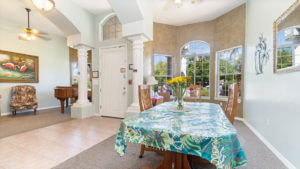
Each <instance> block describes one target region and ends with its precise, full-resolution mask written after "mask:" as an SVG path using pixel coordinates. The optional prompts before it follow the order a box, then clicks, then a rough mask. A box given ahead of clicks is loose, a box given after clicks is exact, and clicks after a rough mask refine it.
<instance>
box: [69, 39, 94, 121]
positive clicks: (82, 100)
mask: <svg viewBox="0 0 300 169" xmlns="http://www.w3.org/2000/svg"><path fill="white" fill-rule="evenodd" d="M74 48H75V49H77V50H78V70H79V78H78V100H77V102H76V103H75V104H74V105H73V106H72V107H71V117H72V118H87V117H90V116H91V115H92V114H93V112H92V104H91V103H90V102H89V100H88V95H87V94H88V88H87V81H88V79H87V78H88V77H87V69H88V65H87V60H88V50H91V47H88V46H86V45H83V44H79V45H76V46H74Z"/></svg>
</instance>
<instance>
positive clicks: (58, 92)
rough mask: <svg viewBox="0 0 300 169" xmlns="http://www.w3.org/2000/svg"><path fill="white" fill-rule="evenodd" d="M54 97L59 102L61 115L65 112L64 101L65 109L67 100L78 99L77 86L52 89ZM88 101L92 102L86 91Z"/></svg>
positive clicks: (89, 94) (90, 95)
mask: <svg viewBox="0 0 300 169" xmlns="http://www.w3.org/2000/svg"><path fill="white" fill-rule="evenodd" d="M54 95H55V97H56V98H57V99H59V101H60V106H61V109H60V111H61V113H64V112H65V108H64V107H65V101H66V107H68V106H69V98H71V99H72V98H74V99H75V100H77V98H78V86H56V88H55V89H54ZM88 99H89V100H90V101H91V100H92V94H91V92H90V91H88Z"/></svg>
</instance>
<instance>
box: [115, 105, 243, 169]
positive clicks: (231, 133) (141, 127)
mask: <svg viewBox="0 0 300 169" xmlns="http://www.w3.org/2000/svg"><path fill="white" fill-rule="evenodd" d="M176 106H177V105H176V103H175V102H167V103H163V104H161V105H158V106H156V107H153V108H151V109H149V110H147V111H144V112H142V113H139V114H136V115H132V116H130V117H128V118H125V119H124V120H123V121H122V123H121V126H120V129H119V132H118V134H117V138H116V143H115V150H116V151H117V152H118V153H119V154H120V155H121V156H123V155H124V154H125V149H126V146H127V142H132V143H139V144H144V145H146V146H151V147H155V148H158V149H162V150H169V151H174V152H179V153H184V154H189V155H195V156H199V157H202V158H204V159H207V160H208V161H210V162H211V163H212V164H214V165H215V166H216V167H217V168H218V169H221V168H225V169H230V168H235V167H237V166H241V165H244V164H246V163H247V159H246V156H245V154H244V151H243V150H242V148H241V146H240V143H239V140H238V138H237V135H236V130H235V128H234V127H233V126H232V125H231V123H230V122H229V120H228V119H227V118H226V115H225V114H224V112H223V110H222V108H221V107H220V106H219V105H218V104H213V103H185V105H184V106H185V107H187V108H190V109H191V111H189V112H172V111H170V108H172V107H176Z"/></svg>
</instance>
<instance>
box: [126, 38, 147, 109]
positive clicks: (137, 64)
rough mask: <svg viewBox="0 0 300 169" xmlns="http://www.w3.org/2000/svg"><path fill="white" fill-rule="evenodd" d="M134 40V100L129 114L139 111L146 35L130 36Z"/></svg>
mask: <svg viewBox="0 0 300 169" xmlns="http://www.w3.org/2000/svg"><path fill="white" fill-rule="evenodd" d="M128 39H129V40H131V41H132V48H133V69H134V70H133V79H132V87H133V95H132V97H133V102H132V104H131V106H130V107H129V108H128V109H127V114H131V113H139V112H140V107H139V97H138V86H139V85H141V84H143V58H144V37H143V36H142V35H137V36H133V37H128Z"/></svg>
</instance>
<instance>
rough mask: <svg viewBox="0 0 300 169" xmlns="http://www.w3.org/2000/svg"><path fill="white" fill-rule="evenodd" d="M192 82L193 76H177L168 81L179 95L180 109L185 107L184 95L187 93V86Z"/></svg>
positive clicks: (177, 95)
mask: <svg viewBox="0 0 300 169" xmlns="http://www.w3.org/2000/svg"><path fill="white" fill-rule="evenodd" d="M191 82H192V78H190V77H181V76H179V77H175V78H173V79H171V80H168V81H167V83H168V85H170V86H171V87H172V89H173V91H174V93H175V95H176V97H177V101H178V107H177V108H178V109H179V110H182V109H183V96H184V94H185V91H186V88H187V87H189V85H190V83H191Z"/></svg>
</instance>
